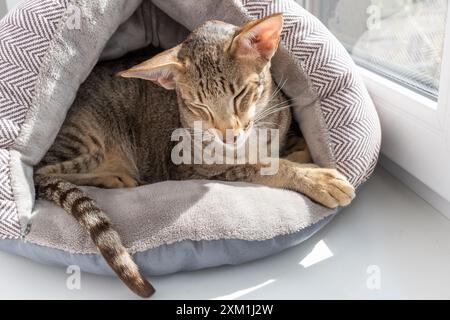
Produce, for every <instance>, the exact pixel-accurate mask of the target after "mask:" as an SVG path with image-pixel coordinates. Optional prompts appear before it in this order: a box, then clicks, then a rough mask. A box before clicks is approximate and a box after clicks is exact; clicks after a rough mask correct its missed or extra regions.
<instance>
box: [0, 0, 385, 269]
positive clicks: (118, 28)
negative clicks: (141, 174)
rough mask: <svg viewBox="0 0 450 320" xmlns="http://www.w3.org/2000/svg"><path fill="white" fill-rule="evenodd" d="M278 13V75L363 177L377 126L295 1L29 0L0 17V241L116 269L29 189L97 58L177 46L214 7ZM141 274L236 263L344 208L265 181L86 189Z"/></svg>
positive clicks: (318, 137)
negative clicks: (281, 23) (151, 47)
mask: <svg viewBox="0 0 450 320" xmlns="http://www.w3.org/2000/svg"><path fill="white" fill-rule="evenodd" d="M275 12H282V13H283V14H284V29H283V32H282V41H281V44H280V47H279V50H278V52H277V53H276V55H275V57H274V58H273V63H272V66H273V67H272V69H273V75H274V78H275V80H276V81H277V82H278V84H283V91H284V92H285V93H286V95H288V96H289V97H290V98H296V99H295V100H294V101H295V102H294V105H293V108H294V113H295V117H296V119H297V120H298V122H299V124H300V127H301V129H302V132H303V134H304V136H305V138H306V140H307V143H308V145H309V147H310V151H311V153H312V156H313V159H314V161H315V162H316V163H318V164H319V165H322V166H326V167H333V168H337V169H338V170H339V171H340V172H341V173H343V174H344V175H345V176H346V177H347V178H348V179H349V181H350V182H351V183H352V184H353V185H354V186H355V187H358V186H360V185H361V184H362V183H363V182H364V181H366V180H367V179H368V177H369V176H370V174H371V173H372V171H373V169H374V167H375V164H376V161H377V157H378V151H379V146H380V126H379V121H378V117H377V115H376V112H375V109H374V106H373V103H372V101H371V100H370V97H369V95H368V93H367V91H366V89H365V87H364V85H363V83H362V81H361V79H360V78H359V76H358V75H357V74H356V72H355V66H354V64H353V62H352V60H351V58H350V57H349V55H348V54H347V52H346V51H345V50H344V48H343V47H342V46H341V44H339V42H338V41H337V40H336V39H335V38H334V37H333V35H331V33H330V32H329V31H328V30H327V29H326V28H325V27H324V26H323V25H322V24H321V23H320V22H319V21H318V20H317V19H316V18H315V17H313V16H312V15H310V14H309V13H308V12H307V11H305V10H304V9H302V8H301V7H300V6H299V5H298V4H297V3H295V2H294V1H292V0H283V1H278V0H274V1H248V0H242V1H238V0H224V1H213V0H185V1H177V0H153V1H142V0H97V1H89V0H80V1H71V0H28V1H24V2H22V3H21V4H20V5H19V6H18V7H16V8H15V9H14V10H12V11H10V12H9V13H8V15H7V16H5V17H4V18H3V19H2V20H1V22H0V64H1V68H0V70H1V72H0V148H1V150H0V181H1V184H0V249H2V250H6V251H9V252H12V253H15V254H18V255H22V256H25V257H28V258H31V259H33V260H36V261H40V262H44V263H49V264H57V265H64V266H65V265H73V264H76V265H78V266H80V267H81V269H82V270H84V271H88V272H93V273H99V274H112V271H111V270H110V268H109V267H108V266H107V265H106V263H105V261H104V260H103V259H102V258H101V256H100V255H99V254H98V252H97V249H96V248H95V246H94V245H93V243H92V242H91V240H90V238H89V236H88V235H87V233H86V232H85V231H84V230H83V229H82V228H81V227H80V226H79V225H78V224H77V222H75V220H74V219H73V218H72V217H70V216H69V215H68V214H66V213H65V212H64V211H63V210H62V209H60V208H58V207H56V206H55V205H53V204H51V203H49V202H47V201H43V200H37V201H35V194H34V186H33V169H32V168H33V166H34V165H36V164H37V163H38V162H39V161H40V159H41V158H42V157H43V156H44V154H45V152H46V151H47V150H48V148H49V147H50V145H51V144H52V142H53V140H54V138H55V136H56V134H57V132H58V130H59V128H60V126H61V124H62V122H63V120H64V117H65V115H66V112H67V110H68V109H69V107H70V105H71V103H72V102H73V100H74V98H75V95H76V93H77V89H78V88H79V86H80V84H81V83H82V82H83V81H84V80H85V79H86V77H87V76H88V74H89V73H90V71H91V70H92V68H93V67H94V65H95V64H96V63H97V62H98V61H99V60H107V59H113V58H117V57H120V56H122V55H124V54H125V53H127V52H129V51H132V50H135V49H138V48H142V47H145V46H147V45H149V44H152V45H154V46H157V47H162V48H169V47H172V46H174V45H176V44H178V43H179V42H181V41H182V40H183V39H184V38H185V37H186V35H187V34H188V32H189V30H192V29H194V28H196V27H197V26H199V25H201V24H202V23H203V22H204V21H206V20H212V19H215V20H222V21H226V22H229V23H233V24H236V25H241V24H243V23H245V22H247V21H249V20H251V19H255V18H261V17H263V16H266V15H270V14H272V13H275ZM86 189H87V190H88V192H89V194H91V195H92V196H93V197H94V199H95V200H96V201H97V202H98V204H99V205H100V206H101V207H102V208H103V209H104V210H105V212H107V213H108V215H109V216H110V217H111V220H112V221H113V224H114V225H115V228H116V229H117V231H118V232H119V234H120V235H121V237H122V240H123V243H124V245H125V246H126V247H127V248H128V249H129V250H130V252H131V253H133V254H134V257H135V259H136V262H137V263H138V265H139V266H140V268H141V270H142V271H143V273H144V274H147V275H156V274H167V273H172V272H177V271H180V270H193V269H200V268H205V267H211V266H218V265H224V264H238V263H243V262H245V261H249V260H252V259H257V258H261V257H264V256H268V255H270V254H273V253H275V252H278V251H280V250H283V249H285V248H288V247H291V246H293V245H296V244H298V243H300V242H302V241H303V240H305V239H307V238H308V237H309V236H311V235H312V234H314V233H315V232H316V231H317V230H319V229H320V228H322V227H323V226H324V225H325V224H327V223H328V222H329V221H330V220H331V218H332V217H333V216H334V214H335V213H336V212H337V210H330V209H327V208H325V207H323V206H321V205H319V204H316V203H314V202H312V201H311V200H309V199H308V198H307V197H305V196H302V195H300V194H297V193H295V192H291V191H287V190H281V189H272V188H268V187H265V186H259V185H252V184H245V183H229V182H217V181H215V182H213V181H181V182H175V181H166V182H161V183H156V184H152V185H147V186H142V187H138V188H134V189H115V190H106V189H99V188H87V187H86Z"/></svg>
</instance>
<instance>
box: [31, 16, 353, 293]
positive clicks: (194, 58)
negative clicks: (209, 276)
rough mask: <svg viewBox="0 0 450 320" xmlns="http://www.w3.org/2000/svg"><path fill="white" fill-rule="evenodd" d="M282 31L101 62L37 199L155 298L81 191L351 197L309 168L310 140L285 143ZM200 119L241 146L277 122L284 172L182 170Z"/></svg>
mask: <svg viewBox="0 0 450 320" xmlns="http://www.w3.org/2000/svg"><path fill="white" fill-rule="evenodd" d="M281 30H282V16H281V15H280V14H275V15H272V16H269V17H266V18H263V19H260V20H256V21H252V22H250V23H248V24H246V25H244V26H243V27H236V26H234V25H231V24H227V23H223V22H219V21H209V22H206V23H205V24H204V25H202V26H201V27H199V28H198V29H197V30H195V31H193V32H192V33H191V34H190V35H189V37H188V38H187V39H186V40H185V41H184V42H183V43H182V44H180V45H178V46H176V47H175V48H172V49H169V50H166V51H164V52H162V53H160V54H158V55H156V56H154V57H153V58H151V59H149V60H147V61H144V62H143V63H140V64H138V65H136V66H134V67H132V68H129V60H127V59H122V60H119V61H112V62H108V63H102V64H99V65H98V66H96V67H95V68H94V70H93V72H92V73H91V75H90V76H89V77H88V79H87V80H86V81H85V82H84V83H83V84H82V86H81V87H80V89H79V91H78V95H77V98H76V100H75V101H74V103H73V105H72V107H71V109H70V110H69V112H68V115H67V117H66V120H65V122H64V124H63V126H62V128H61V130H60V132H59V134H58V135H57V137H56V139H55V142H54V144H53V145H52V147H51V148H50V150H49V151H48V153H47V154H46V155H45V157H44V159H43V160H42V161H41V163H40V164H39V165H38V166H37V168H36V169H37V170H36V174H35V181H36V186H37V189H38V196H39V197H40V198H42V199H47V200H50V201H53V202H55V203H56V204H57V205H59V206H61V207H62V208H64V209H65V210H66V211H67V212H68V213H70V214H71V215H72V216H73V217H74V218H75V219H76V220H77V221H78V222H79V223H80V224H81V225H83V226H84V227H85V228H86V229H87V231H88V232H89V234H90V236H91V238H92V240H93V242H94V243H95V244H96V245H97V246H98V248H99V250H100V252H101V254H102V255H103V257H104V258H105V260H106V261H107V262H108V264H109V265H110V266H111V268H112V269H113V270H114V271H115V272H116V273H117V275H118V276H119V277H120V279H122V280H123V281H124V282H125V284H127V285H128V286H129V287H130V289H131V290H133V291H134V292H135V293H137V294H138V295H140V296H143V297H147V296H150V295H151V294H153V292H154V289H153V287H152V286H151V285H150V284H149V283H148V282H147V280H146V279H145V278H144V277H143V276H142V275H141V274H140V273H139V270H138V267H137V266H136V264H135V263H134V262H133V260H132V258H131V256H130V255H129V253H128V252H127V250H126V249H125V248H124V247H123V245H122V243H121V241H120V237H119V235H118V234H117V232H116V231H115V230H114V229H113V228H112V226H111V222H110V221H109V219H108V217H107V215H106V214H105V213H104V212H103V211H102V210H101V209H100V208H99V207H98V206H97V205H96V204H95V203H94V201H93V200H92V199H91V198H90V197H89V196H88V195H86V194H85V193H84V192H83V191H81V190H80V189H79V188H78V187H77V186H78V185H89V186H97V187H105V188H122V187H135V186H137V185H142V184H149V183H154V182H157V181H163V180H168V179H172V180H173V179H175V180H176V179H178V180H179V179H205V178H206V179H217V180H226V181H246V182H252V183H258V184H263V185H267V186H271V187H278V188H286V189H291V190H294V191H297V192H300V193H303V194H305V195H307V196H308V197H310V198H312V199H313V200H315V201H317V202H319V203H321V204H323V205H325V206H327V207H330V208H334V207H337V206H339V205H347V204H349V203H350V201H351V200H352V199H353V197H354V189H353V187H352V186H351V184H350V183H349V182H347V180H346V179H345V178H344V177H343V176H342V175H341V174H340V173H338V172H337V171H336V170H334V169H327V168H319V167H317V166H316V165H314V164H312V163H310V162H311V159H310V156H309V154H308V152H307V149H305V148H304V142H302V141H297V142H296V141H294V142H292V141H291V140H290V139H289V138H288V131H289V128H290V126H291V119H292V117H291V111H290V110H289V108H288V107H287V106H288V105H289V100H287V99H286V97H285V96H284V95H283V94H282V92H281V91H280V90H279V89H277V87H276V86H275V85H274V83H273V81H272V78H271V74H270V60H271V58H272V56H273V55H274V53H275V51H276V50H277V47H278V43H279V40H280V33H281ZM126 68H129V69H127V70H125V71H121V72H119V73H118V75H119V76H121V77H114V75H115V74H116V72H117V71H120V70H124V69H126ZM125 78H141V79H145V80H150V81H142V80H139V79H125ZM196 121H202V124H203V130H204V131H205V132H206V131H207V130H208V132H211V131H212V132H216V133H218V134H219V133H223V134H224V135H225V131H226V130H227V129H228V130H232V133H233V135H234V137H233V138H234V140H236V141H239V140H242V139H243V140H244V141H245V138H246V137H247V136H248V135H247V133H248V132H252V131H253V130H256V129H257V128H266V127H267V128H270V127H271V126H273V125H274V126H275V127H276V128H277V129H278V130H279V131H278V132H279V143H280V148H281V152H282V155H284V156H285V157H284V158H280V159H279V160H278V161H279V162H278V166H279V167H278V172H277V173H276V174H274V175H262V174H261V173H260V170H261V169H262V168H264V167H265V164H263V163H262V162H257V163H255V164H251V163H249V162H247V163H245V164H240V165H229V164H210V165H206V164H198V165H190V164H181V165H175V164H174V163H173V162H172V161H171V150H172V148H173V142H171V139H170V134H171V132H173V130H175V129H177V128H180V127H184V128H193V127H194V122H196ZM218 136H220V135H218ZM222 138H223V136H222ZM294 140H295V139H294ZM224 142H229V141H224ZM277 142H278V141H277ZM272 143H274V141H271V140H270V139H269V140H268V141H267V144H268V145H271V144H272ZM302 144H303V145H302ZM224 145H227V146H228V147H229V144H227V143H224Z"/></svg>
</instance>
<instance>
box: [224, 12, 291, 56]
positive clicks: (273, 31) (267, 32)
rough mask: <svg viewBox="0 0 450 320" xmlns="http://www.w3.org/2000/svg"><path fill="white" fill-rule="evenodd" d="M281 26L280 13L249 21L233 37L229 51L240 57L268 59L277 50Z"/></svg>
mask: <svg viewBox="0 0 450 320" xmlns="http://www.w3.org/2000/svg"><path fill="white" fill-rule="evenodd" d="M282 28H283V15H282V14H281V13H275V14H273V15H270V16H268V17H265V18H262V19H259V20H255V21H252V22H249V23H247V24H246V25H244V26H243V27H242V28H241V30H240V31H239V33H238V34H237V35H236V36H235V38H234V39H233V43H232V44H231V53H232V54H233V55H234V56H236V57H241V58H242V57H243V58H249V59H256V58H258V57H261V58H264V59H266V60H270V59H271V58H272V56H273V55H274V54H275V51H277V48H278V43H279V42H280V35H281V30H282Z"/></svg>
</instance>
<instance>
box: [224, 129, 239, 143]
mask: <svg viewBox="0 0 450 320" xmlns="http://www.w3.org/2000/svg"><path fill="white" fill-rule="evenodd" d="M242 133H243V132H242V130H239V131H235V132H233V134H232V135H231V136H226V137H225V143H229V144H233V143H236V142H237V141H238V140H239V138H240V137H241V135H242Z"/></svg>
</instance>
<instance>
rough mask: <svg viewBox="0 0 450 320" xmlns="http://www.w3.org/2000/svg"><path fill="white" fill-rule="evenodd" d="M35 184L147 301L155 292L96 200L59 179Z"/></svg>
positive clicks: (38, 179) (42, 178) (41, 179)
mask: <svg viewBox="0 0 450 320" xmlns="http://www.w3.org/2000/svg"><path fill="white" fill-rule="evenodd" d="M35 182H36V186H37V194H38V196H39V198H41V199H45V200H49V201H52V202H54V203H55V204H56V205H58V206H60V207H61V208H63V209H64V210H65V211H67V212H68V213H69V214H71V215H72V216H73V217H74V218H75V219H76V220H77V221H78V222H79V223H80V224H81V225H82V226H83V227H85V228H86V230H87V231H88V232H89V235H90V236H91V239H92V240H93V241H94V243H95V244H96V245H97V247H98V249H99V250H100V253H101V254H102V256H103V258H105V260H106V262H107V263H108V264H109V265H110V267H111V268H112V269H113V270H114V272H115V273H116V274H117V275H118V276H119V278H120V279H121V280H122V281H123V282H124V283H125V284H126V285H127V286H128V287H129V288H130V289H131V290H132V291H133V292H135V293H136V294H137V295H139V296H141V297H144V298H147V297H150V296H151V295H152V294H153V293H154V292H155V289H154V288H153V286H152V285H151V284H150V283H149V282H148V281H147V280H146V279H145V278H144V277H143V276H142V275H141V274H140V272H139V269H138V266H137V265H136V264H135V263H134V261H133V259H132V258H131V256H130V254H129V253H128V251H127V250H126V249H125V248H124V246H123V245H122V242H121V240H120V237H119V235H118V233H117V232H116V231H115V230H114V229H113V228H112V225H111V222H110V220H109V219H108V217H107V216H106V214H105V213H104V212H103V211H102V210H101V209H100V208H99V207H98V206H97V205H96V204H95V202H94V200H92V199H91V198H90V197H88V196H87V195H86V194H85V193H84V192H83V191H82V190H81V189H80V188H79V187H77V186H76V185H74V184H72V183H70V182H67V181H64V180H62V179H59V178H55V177H50V176H43V175H36V176H35Z"/></svg>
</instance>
